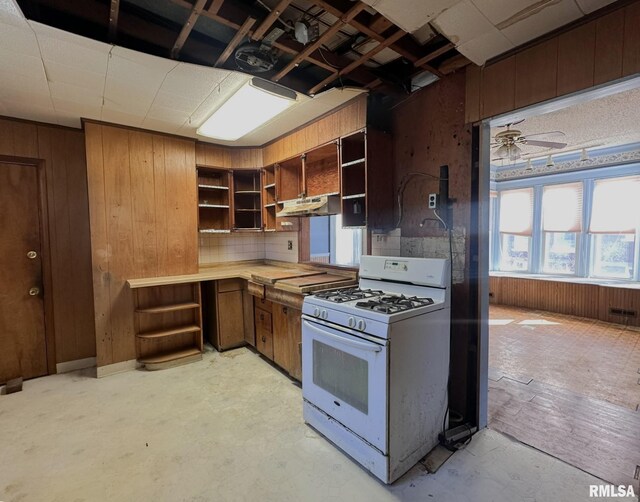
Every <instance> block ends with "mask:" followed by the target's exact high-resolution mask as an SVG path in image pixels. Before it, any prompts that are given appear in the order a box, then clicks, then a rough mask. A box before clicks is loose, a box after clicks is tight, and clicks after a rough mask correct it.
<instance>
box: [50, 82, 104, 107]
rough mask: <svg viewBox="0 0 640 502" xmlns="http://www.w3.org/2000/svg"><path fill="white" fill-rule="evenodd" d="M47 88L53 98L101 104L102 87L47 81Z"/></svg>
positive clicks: (95, 104)
mask: <svg viewBox="0 0 640 502" xmlns="http://www.w3.org/2000/svg"><path fill="white" fill-rule="evenodd" d="M49 89H50V90H51V97H52V98H53V99H62V100H65V101H74V102H76V103H83V104H91V105H94V106H102V88H87V87H80V86H77V85H73V84H67V83H66V82H49Z"/></svg>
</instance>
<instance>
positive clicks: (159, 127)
mask: <svg viewBox="0 0 640 502" xmlns="http://www.w3.org/2000/svg"><path fill="white" fill-rule="evenodd" d="M142 127H144V128H145V129H151V130H152V131H158V132H166V133H168V134H181V135H183V136H184V135H185V134H184V133H182V132H180V124H178V125H176V124H175V123H174V122H173V121H170V122H167V121H165V120H159V119H155V118H151V117H147V118H146V119H144V121H143V122H142ZM187 136H190V137H195V135H194V134H187Z"/></svg>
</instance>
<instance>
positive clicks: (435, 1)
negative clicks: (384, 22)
mask: <svg viewBox="0 0 640 502" xmlns="http://www.w3.org/2000/svg"><path fill="white" fill-rule="evenodd" d="M459 1H460V0H429V1H426V0H365V3H367V4H369V5H371V6H372V7H373V8H374V9H375V10H377V11H378V12H379V13H380V14H382V15H383V16H385V17H386V18H387V19H389V20H391V21H393V22H394V23H395V24H396V25H398V26H400V27H401V28H402V29H403V30H405V31H408V32H409V33H413V32H414V31H416V30H419V29H420V28H422V27H423V26H424V25H426V24H427V23H428V22H431V21H432V20H433V19H435V18H437V17H438V16H439V15H441V14H442V13H443V12H445V11H446V10H447V9H449V8H451V7H453V6H454V5H456V4H457V3H458V2H459Z"/></svg>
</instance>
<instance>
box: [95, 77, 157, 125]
mask: <svg viewBox="0 0 640 502" xmlns="http://www.w3.org/2000/svg"><path fill="white" fill-rule="evenodd" d="M154 96H155V90H150V89H148V88H146V87H144V86H133V85H131V84H130V83H129V82H126V81H121V80H116V79H114V78H108V79H107V82H106V85H105V90H104V106H105V108H110V109H113V110H118V111H122V112H129V113H138V114H141V116H142V117H144V116H145V115H146V113H147V111H148V110H149V107H150V106H151V103H152V102H153V98H154Z"/></svg>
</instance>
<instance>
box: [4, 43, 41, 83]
mask: <svg viewBox="0 0 640 502" xmlns="http://www.w3.org/2000/svg"><path fill="white" fill-rule="evenodd" d="M0 68H3V71H10V72H11V73H15V74H18V75H24V76H26V77H32V78H39V79H46V74H45V72H44V68H43V66H42V60H41V59H40V58H39V57H33V56H26V55H24V54H20V53H15V52H12V51H8V50H5V49H4V47H3V46H0ZM5 68H6V70H4V69H5Z"/></svg>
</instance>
